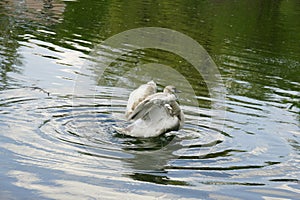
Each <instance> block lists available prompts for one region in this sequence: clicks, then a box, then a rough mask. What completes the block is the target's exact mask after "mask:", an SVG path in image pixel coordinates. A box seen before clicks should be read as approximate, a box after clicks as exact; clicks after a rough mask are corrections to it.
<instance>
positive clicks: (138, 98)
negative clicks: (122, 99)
mask: <svg viewBox="0 0 300 200" xmlns="http://www.w3.org/2000/svg"><path fill="white" fill-rule="evenodd" d="M156 90H157V87H156V84H155V82H154V81H150V82H148V83H147V84H143V85H141V86H140V87H138V88H137V89H135V90H134V91H132V92H131V93H130V95H129V99H128V102H127V107H126V112H125V117H126V118H127V119H129V118H128V116H129V115H130V114H131V113H132V112H133V111H134V110H135V108H136V107H137V105H139V103H140V102H142V101H143V100H145V99H146V98H147V97H148V96H150V95H152V94H155V93H156Z"/></svg>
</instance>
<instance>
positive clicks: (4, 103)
mask: <svg viewBox="0 0 300 200" xmlns="http://www.w3.org/2000/svg"><path fill="white" fill-rule="evenodd" d="M299 17H300V3H299V2H298V1H296V0H294V1H293V0H289V1H285V0H282V1H258V0H257V1H252V0H251V1H250V0H249V1H242V2H240V1H200V2H199V1H190V2H186V3H183V2H181V1H173V2H160V3H151V2H148V1H130V2H122V1H113V2H110V1H92V0H84V1H83V0H82V1H80V0H78V1H59V0H54V1H30V0H26V1H14V0H6V1H2V2H1V3H0V41H1V42H0V65H1V68H0V80H1V81H0V104H1V107H0V113H1V114H0V128H1V131H0V133H1V134H0V142H1V147H0V159H1V160H2V162H1V169H0V180H1V181H0V198H1V199H23V198H26V199H37V198H42V199H71V198H72V199H73V198H80V199H88V198H91V199H120V198H127V199H140V198H144V199H155V198H156V199H159V198H161V199H221V198H222V199H270V198H282V199H297V197H299V193H300V187H299V175H300V173H299V166H300V146H299V142H300V138H299V137H300V128H299V124H300V115H299V108H300V105H299V99H300V95H299V91H300V89H299V88H300V79H299V74H300V43H299V41H300V35H299V32H300V24H299ZM140 27H164V28H169V29H173V30H176V31H179V32H181V33H183V34H186V35H188V36H189V37H191V38H193V39H194V40H196V41H197V42H198V43H199V44H201V45H202V46H203V47H204V48H205V49H206V50H207V52H208V53H209V54H210V56H211V57H212V59H213V60H214V62H215V63H216V65H217V67H218V69H219V71H220V74H221V76H222V79H223V83H224V85H225V87H226V90H227V92H226V100H225V102H222V103H224V105H225V106H226V118H225V120H224V121H219V120H212V119H214V118H213V114H214V102H216V101H217V99H213V98H212V97H211V96H210V94H209V91H208V88H207V86H206V84H205V81H204V80H203V78H202V77H201V75H199V74H198V73H195V70H194V69H193V67H192V66H191V64H190V63H188V62H187V61H186V60H184V59H183V58H180V57H179V56H177V55H175V54H173V53H172V52H165V51H161V50H157V49H144V50H138V51H134V52H131V53H126V54H124V55H123V56H122V57H121V58H119V59H117V60H116V61H115V62H114V63H113V64H112V65H111V66H110V67H109V68H108V69H107V70H105V72H104V73H103V74H101V69H99V67H98V66H99V63H101V62H102V61H101V60H99V57H98V58H96V57H95V54H94V53H93V52H94V51H95V49H97V47H99V45H100V44H101V42H103V41H104V40H105V39H107V38H108V37H110V36H113V35H115V34H117V33H120V32H122V31H126V30H129V29H132V28H140ZM97 53H100V54H101V59H106V58H107V59H109V58H111V57H112V56H113V55H112V54H107V52H105V51H103V52H97ZM149 63H159V64H160V65H158V66H160V67H161V69H160V73H159V74H157V75H156V76H154V75H153V74H154V73H153V71H155V69H154V68H151V66H150V65H148V64H149ZM145 66H147V67H145ZM166 66H168V67H166ZM83 69H84V70H83ZM170 70H174V73H172V75H173V76H168V77H167V79H166V73H168V72H169V71H170ZM175 72H176V73H175ZM153 76H154V77H153ZM150 78H152V79H154V80H155V81H157V82H158V85H159V89H160V90H161V89H162V88H163V87H164V86H165V85H166V84H168V83H169V82H174V84H176V85H178V87H179V89H180V90H182V91H183V92H182V93H181V94H180V95H179V100H180V104H181V106H182V108H183V110H184V112H185V115H186V124H185V126H184V128H183V129H182V130H180V131H178V132H172V133H169V134H167V135H164V136H161V137H158V138H151V139H137V138H130V137H125V136H123V135H118V134H117V133H116V132H115V130H114V128H113V126H125V125H126V122H125V121H124V119H123V113H124V111H125V107H126V101H127V98H128V95H129V94H130V92H131V91H132V90H133V89H134V88H136V87H137V86H138V85H140V84H142V83H144V82H146V81H148V80H149V79H150ZM79 80H84V82H79ZM185 81H187V82H188V83H189V84H190V86H191V87H190V88H189V87H184V86H185V85H186V84H184V83H185ZM78 85H79V86H80V88H83V90H80V92H79V90H77V86H78ZM180 87H181V88H180ZM191 89H192V90H191ZM191 91H193V92H191Z"/></svg>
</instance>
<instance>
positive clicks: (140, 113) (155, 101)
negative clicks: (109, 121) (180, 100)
mask: <svg viewBox="0 0 300 200" xmlns="http://www.w3.org/2000/svg"><path fill="white" fill-rule="evenodd" d="M174 101H176V96H175V95H171V94H166V93H156V94H153V95H150V96H148V97H147V98H146V99H145V100H143V101H142V102H140V103H139V104H138V105H137V107H136V108H135V109H134V111H133V112H132V113H131V114H129V115H128V119H133V120H136V119H139V118H143V117H145V116H146V115H147V113H149V112H150V111H151V110H152V109H153V108H156V107H157V106H158V107H160V109H166V107H165V105H166V104H172V102H174Z"/></svg>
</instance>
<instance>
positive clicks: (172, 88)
mask: <svg viewBox="0 0 300 200" xmlns="http://www.w3.org/2000/svg"><path fill="white" fill-rule="evenodd" d="M164 93H169V94H176V93H179V90H177V89H176V87H175V86H173V85H168V86H166V87H165V88H164Z"/></svg>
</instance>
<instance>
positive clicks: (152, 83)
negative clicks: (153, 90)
mask: <svg viewBox="0 0 300 200" xmlns="http://www.w3.org/2000/svg"><path fill="white" fill-rule="evenodd" d="M147 85H151V86H153V87H156V83H155V82H154V81H153V80H152V81H149V82H148V83H147Z"/></svg>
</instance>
